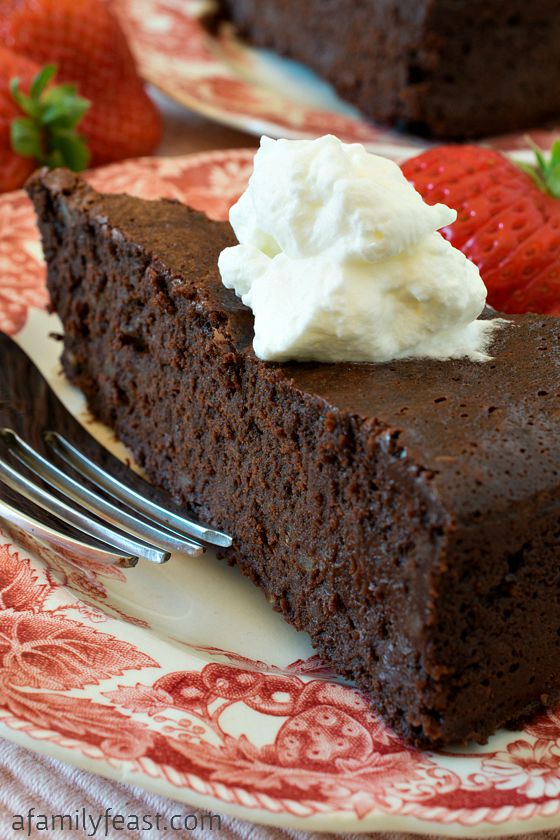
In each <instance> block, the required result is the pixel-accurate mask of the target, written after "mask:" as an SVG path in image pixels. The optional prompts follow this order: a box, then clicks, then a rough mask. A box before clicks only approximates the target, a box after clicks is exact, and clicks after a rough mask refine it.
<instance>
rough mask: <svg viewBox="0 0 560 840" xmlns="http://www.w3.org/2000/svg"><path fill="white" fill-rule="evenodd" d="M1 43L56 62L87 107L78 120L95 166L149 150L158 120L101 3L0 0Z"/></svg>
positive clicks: (97, 0)
mask: <svg viewBox="0 0 560 840" xmlns="http://www.w3.org/2000/svg"><path fill="white" fill-rule="evenodd" d="M0 43H3V44H4V45H5V46H7V47H9V48H10V49H13V50H15V51H17V52H19V53H21V54H23V55H25V56H27V57H29V58H31V59H33V60H34V61H36V62H37V63H38V64H44V63H46V62H49V63H54V64H56V65H57V67H58V78H59V79H60V80H61V81H68V82H73V83H75V84H76V86H77V89H78V91H79V93H80V94H81V95H82V96H84V97H86V98H87V99H89V100H90V102H91V108H90V110H89V111H88V113H87V115H86V116H85V118H84V120H83V122H82V123H81V125H80V129H81V131H82V132H83V134H84V135H85V136H86V138H87V140H88V145H89V148H90V151H91V155H92V163H93V164H99V163H105V162H108V161H112V160H121V159H123V158H126V157H137V156H139V155H144V154H149V153H150V152H152V151H153V150H154V148H155V146H156V145H157V143H158V142H159V138H160V135H161V119H160V116H159V113H158V111H157V109H156V107H155V105H154V104H153V102H152V101H151V99H150V98H149V96H148V95H147V93H146V91H145V89H144V84H143V82H142V80H141V79H140V77H139V76H138V73H137V71H136V66H135V63H134V59H133V57H132V54H131V52H130V49H129V47H128V44H127V42H126V38H125V36H124V33H123V31H122V29H121V27H120V24H119V22H118V20H117V19H116V17H115V16H114V15H113V14H112V13H111V11H110V10H109V9H108V7H107V5H106V3H104V2H102V0H32V1H30V0H0Z"/></svg>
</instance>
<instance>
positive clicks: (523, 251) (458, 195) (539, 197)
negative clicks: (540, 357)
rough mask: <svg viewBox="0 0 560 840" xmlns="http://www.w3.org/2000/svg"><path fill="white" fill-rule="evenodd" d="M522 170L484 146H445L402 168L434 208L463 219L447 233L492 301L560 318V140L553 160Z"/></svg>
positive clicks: (503, 308) (507, 307)
mask: <svg viewBox="0 0 560 840" xmlns="http://www.w3.org/2000/svg"><path fill="white" fill-rule="evenodd" d="M535 151H536V154H537V166H536V167H530V166H523V167H522V166H521V165H516V164H515V163H513V162H512V161H511V160H509V159H508V158H506V157H504V155H502V154H501V153H500V152H497V151H493V150H491V149H484V148H481V147H479V146H439V147H435V148H433V149H429V150H428V151H427V152H423V153H422V154H420V155H418V156H416V157H414V158H411V159H410V160H408V161H406V163H404V164H403V165H402V170H403V172H404V174H405V176H406V177H407V178H408V180H409V181H411V182H412V184H413V185H414V186H415V188H416V189H417V190H418V192H419V193H420V194H421V195H422V196H423V198H424V199H425V201H427V202H428V204H436V203H437V202H444V203H445V204H448V205H449V206H450V207H453V208H454V209H455V210H457V221H456V222H454V224H452V225H449V226H448V227H446V228H443V230H442V234H443V235H444V236H445V238H446V239H448V240H449V241H450V242H451V243H452V244H453V245H455V247H457V248H459V249H460V250H461V251H462V252H463V253H464V254H465V255H466V256H467V257H468V258H469V259H471V260H472V261H473V262H474V263H475V264H476V265H477V266H478V268H479V270H480V273H481V276H482V279H483V280H484V282H485V284H486V286H487V288H488V303H489V304H491V305H492V306H494V307H495V308H496V309H500V310H501V311H503V312H543V313H549V314H555V315H560V200H559V199H560V141H558V142H557V143H555V144H554V146H553V148H552V152H551V157H550V160H549V161H547V160H545V158H544V155H543V154H542V153H541V151H540V150H539V149H536V150H535Z"/></svg>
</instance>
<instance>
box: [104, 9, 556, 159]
mask: <svg viewBox="0 0 560 840" xmlns="http://www.w3.org/2000/svg"><path fill="white" fill-rule="evenodd" d="M263 2H264V0H263ZM111 3H112V5H113V8H114V9H115V11H116V12H117V13H118V15H119V17H120V19H121V22H122V24H123V26H124V28H125V30H126V33H127V36H128V39H129V42H130V45H131V46H132V49H133V51H134V53H135V56H136V60H137V62H138V66H139V69H140V72H141V74H142V75H143V77H144V78H145V79H147V80H148V81H150V82H152V84H154V85H155V86H156V87H157V88H159V89H160V90H162V91H164V92H165V93H167V94H168V95H169V96H171V97H172V98H173V99H175V100H177V101H178V102H180V103H181V104H182V105H185V106H186V107H187V108H190V109H191V110H193V111H197V112H199V113H202V114H204V115H205V116H207V117H210V118H211V119H214V120H217V121H218V122H222V123H225V124H227V125H231V126H233V127H235V128H239V129H242V130H244V131H247V132H249V133H251V134H257V135H261V134H268V135H270V136H271V137H291V138H299V137H316V136H317V135H320V134H327V133H330V134H336V135H337V136H338V137H340V138H341V140H345V141H346V142H358V143H364V144H365V145H366V146H367V147H368V148H370V149H371V150H372V151H376V152H379V153H381V154H384V152H385V150H386V148H387V147H388V146H393V147H394V146H402V147H403V151H404V150H406V152H407V154H409V155H412V154H413V153H414V152H417V151H418V150H419V149H420V148H421V147H423V146H425V145H426V142H425V141H422V140H420V139H419V138H418V137H414V136H413V135H407V134H402V133H398V132H396V131H391V130H390V129H387V128H385V127H383V126H380V125H375V124H374V123H372V122H369V121H368V120H366V119H365V118H364V117H362V116H361V115H360V113H359V112H358V111H357V110H356V109H355V108H354V107H352V106H351V105H349V104H348V103H346V102H343V101H342V100H341V99H340V98H339V97H338V96H337V95H336V94H335V93H334V91H333V90H332V88H331V87H330V86H329V85H327V84H326V83H325V82H323V81H321V80H320V79H319V78H318V77H317V76H316V75H315V74H314V73H312V72H311V71H310V70H308V69H307V68H305V67H303V66H302V65H301V64H298V63H296V62H293V61H288V60H286V59H282V58H279V57H278V56H276V55H274V54H273V53H271V52H269V51H268V50H257V49H253V48H250V47H248V46H247V45H245V44H243V43H241V42H240V41H238V40H237V39H236V38H235V37H234V36H233V34H232V33H231V32H230V31H227V30H226V31H223V32H222V33H221V34H220V36H219V37H212V36H210V35H209V34H208V33H207V32H206V31H205V30H204V28H203V27H202V26H201V24H200V22H199V20H198V17H197V15H198V14H199V12H200V9H201V7H202V6H203V5H204V0H111ZM526 134H527V133H526V132H522V133H521V134H510V135H507V136H506V135H504V136H502V137H494V138H488V139H487V140H486V141H485V142H486V143H488V144H490V145H493V146H496V147H497V148H501V149H506V150H513V149H519V148H526V146H527V141H526ZM531 136H532V138H533V140H534V141H535V142H537V143H538V144H539V145H540V146H541V147H542V148H548V147H550V146H551V145H552V142H553V140H554V139H555V138H558V137H559V136H560V129H558V130H542V131H532V132H531Z"/></svg>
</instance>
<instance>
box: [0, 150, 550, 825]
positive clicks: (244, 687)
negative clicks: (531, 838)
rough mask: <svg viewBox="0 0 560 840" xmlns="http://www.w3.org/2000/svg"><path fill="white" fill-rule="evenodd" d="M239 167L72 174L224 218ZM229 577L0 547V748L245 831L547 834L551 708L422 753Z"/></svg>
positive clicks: (14, 205) (207, 162) (220, 569)
mask: <svg viewBox="0 0 560 840" xmlns="http://www.w3.org/2000/svg"><path fill="white" fill-rule="evenodd" d="M251 156H252V152H250V151H230V152H223V153H222V152H215V153H208V154H202V155H196V156H192V157H184V158H172V159H142V160H139V161H128V162H126V163H123V164H115V165H112V166H109V167H105V168H104V169H100V170H98V171H97V172H95V173H92V174H91V175H90V176H89V177H90V180H91V181H92V183H94V184H95V186H96V187H98V188H100V189H105V190H108V191H111V190H112V191H128V192H132V193H135V194H138V195H142V196H143V197H146V198H158V197H160V196H168V197H171V198H177V199H180V200H183V201H188V202H191V203H192V204H194V205H195V206H196V207H197V208H199V209H208V210H209V211H210V212H211V214H212V215H213V216H214V217H215V218H224V217H225V216H226V215H227V209H228V207H229V206H230V205H231V203H232V201H234V200H235V198H236V197H237V196H238V195H239V193H240V191H241V190H242V189H243V185H244V184H245V182H246V179H247V177H248V175H249V173H250V171H251ZM0 220H1V222H2V228H1V230H0V255H1V257H0V259H2V261H3V262H2V270H3V278H4V279H7V282H5V283H4V281H2V284H0V319H3V320H2V324H3V325H4V329H6V328H8V329H9V331H10V332H11V333H12V334H15V335H16V336H17V337H18V340H20V341H21V342H22V344H23V345H24V346H27V349H31V352H32V355H33V356H34V357H35V359H36V361H37V363H38V364H41V363H43V364H46V363H45V362H44V359H43V357H44V356H48V355H49V353H51V354H52V353H56V352H57V351H55V350H52V348H51V347H50V345H49V339H48V333H49V331H50V329H51V327H52V318H49V317H48V316H47V315H46V314H44V313H43V312H41V311H40V310H41V308H42V307H44V306H45V303H46V295H45V292H44V266H43V264H42V260H41V257H40V249H39V243H38V235H37V232H36V229H35V226H34V219H33V211H32V208H31V205H30V203H29V201H28V200H27V198H26V197H25V196H24V195H23V193H21V192H19V193H12V194H7V195H4V196H1V197H0ZM14 278H17V282H15V281H14ZM26 315H27V317H28V322H27V325H26V326H24V321H25V318H26ZM53 358H55V357H54V356H53ZM44 370H45V372H47V374H48V375H49V376H50V379H51V383H52V384H53V387H55V388H56V389H58V390H60V389H61V388H62V389H64V388H65V387H66V388H69V386H66V385H65V384H64V383H63V381H62V380H61V378H60V377H58V375H57V374H56V370H55V368H54V367H52V366H51V367H50V368H49V366H48V365H47V366H46V367H45V368H44ZM49 371H50V373H49ZM98 431H99V430H98ZM102 432H103V430H102V429H101V432H100V433H102ZM105 434H106V437H107V440H109V437H110V436H109V435H107V433H106V432H105ZM235 575H236V573H235V571H234V570H231V569H228V568H227V567H226V566H225V564H221V563H220V562H219V561H217V560H216V559H215V558H214V557H213V556H212V555H207V556H206V557H205V558H203V559H202V561H201V562H200V563H199V562H198V559H194V558H190V559H186V558H183V559H180V558H173V559H172V561H170V563H169V564H168V567H161V568H159V567H158V568H154V567H149V565H143V564H140V565H139V566H138V567H137V568H136V569H133V570H129V571H126V572H124V571H121V570H117V569H106V568H104V567H103V568H101V567H95V566H88V567H84V566H83V565H82V564H79V563H77V562H76V561H74V559H73V558H72V557H68V556H62V555H60V554H53V553H49V552H47V551H43V552H41V555H40V556H38V555H36V554H33V552H32V549H31V544H29V545H26V544H25V540H22V544H20V545H15V544H13V543H12V541H11V540H9V539H8V538H7V537H5V536H4V537H3V538H0V608H1V609H0V732H1V733H2V735H3V736H5V737H8V738H13V739H14V740H17V741H18V742H19V743H22V744H25V745H26V746H29V747H32V748H34V749H36V750H41V751H44V752H47V753H49V754H51V755H55V756H57V757H58V758H61V759H63V760H66V761H68V762H71V763H74V764H76V765H78V766H81V767H87V768H88V769H90V770H92V771H94V772H98V773H100V774H103V775H106V776H109V777H113V778H124V777H126V778H127V780H128V781H130V782H133V783H135V784H138V785H142V786H144V787H146V788H147V789H151V790H154V791H157V792H159V793H163V794H166V795H168V796H170V797H172V798H174V799H179V800H183V801H185V802H188V803H190V804H194V805H199V806H201V807H202V806H204V805H207V806H208V807H212V808H213V809H218V810H219V809H221V810H222V811H223V812H228V813H234V814H236V815H239V816H243V817H244V818H246V819H249V820H255V821H256V822H267V823H272V824H276V825H283V826H293V827H300V828H306V829H331V830H346V831H353V832H356V831H376V830H379V831H381V830H383V831H386V830H391V829H394V830H395V829H399V830H413V831H415V832H419V833H425V834H428V833H430V832H432V833H433V832H434V831H435V832H437V833H440V834H443V833H452V834H455V835H464V836H467V835H469V834H473V835H477V834H480V833H482V832H483V831H486V830H490V829H491V830H492V831H493V832H494V833H502V834H511V833H512V832H513V831H519V830H525V831H528V830H531V829H536V828H554V827H557V826H558V825H560V717H559V715H558V712H557V711H555V710H551V711H550V712H548V713H547V714H543V715H542V716H541V717H540V718H537V719H535V720H533V721H532V722H531V724H530V725H527V726H526V727H525V729H524V730H523V731H519V732H500V733H497V734H496V735H495V736H494V737H493V738H492V739H491V740H490V742H489V743H488V744H487V745H486V746H484V747H477V746H473V747H469V748H462V749H455V750H453V749H450V750H447V751H445V752H441V753H430V752H426V753H420V752H418V751H416V750H413V749H411V748H410V747H408V746H406V745H405V744H404V743H403V742H402V741H401V740H400V739H399V738H398V737H397V736H395V735H394V733H392V732H391V731H390V730H389V729H388V728H387V727H385V726H384V724H383V723H382V722H381V720H380V719H379V718H378V717H376V715H375V714H374V713H373V712H372V711H371V708H370V706H369V705H368V703H367V701H366V700H365V699H364V698H363V697H362V696H361V695H360V694H359V693H358V692H357V691H356V690H355V689H353V688H352V687H350V686H348V685H345V684H343V683H341V682H340V681H339V680H337V679H336V678H334V677H332V676H331V675H330V674H329V673H328V671H327V670H326V669H325V668H324V667H323V666H322V664H321V663H320V661H319V660H318V658H317V657H316V656H313V655H312V652H311V650H310V649H309V645H308V641H307V638H306V637H305V636H304V635H303V634H296V633H295V631H293V630H291V629H290V628H288V627H287V625H285V624H284V623H283V622H282V621H281V619H280V618H279V617H278V616H276V615H275V614H273V613H272V610H270V608H269V607H268V605H267V604H266V603H264V599H261V597H260V594H259V593H258V591H257V590H256V589H255V588H254V587H252V585H251V584H250V583H249V582H248V581H245V580H243V579H241V577H240V576H238V577H236V576H235ZM255 627H256V628H257V629H258V632H255ZM251 634H252V635H251Z"/></svg>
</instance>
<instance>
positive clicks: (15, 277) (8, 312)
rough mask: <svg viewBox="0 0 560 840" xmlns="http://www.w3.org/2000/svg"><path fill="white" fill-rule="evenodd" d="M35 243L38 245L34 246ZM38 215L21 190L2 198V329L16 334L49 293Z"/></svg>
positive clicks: (0, 228) (0, 297)
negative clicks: (46, 283)
mask: <svg viewBox="0 0 560 840" xmlns="http://www.w3.org/2000/svg"><path fill="white" fill-rule="evenodd" d="M33 246H35V247H33ZM40 253H41V252H40V248H39V247H38V242H37V230H36V226H35V218H34V215H33V213H32V212H31V204H30V202H29V200H28V198H27V197H26V196H25V195H24V194H23V193H21V192H16V193H9V194H8V195H4V196H2V197H1V199H0V330H1V331H2V332H5V333H8V335H14V334H15V333H17V332H19V330H21V329H22V327H23V326H24V324H25V321H26V318H27V310H28V308H29V307H30V306H36V307H38V308H43V307H45V306H46V303H47V294H46V290H45V283H44V279H43V272H42V270H41V256H40Z"/></svg>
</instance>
